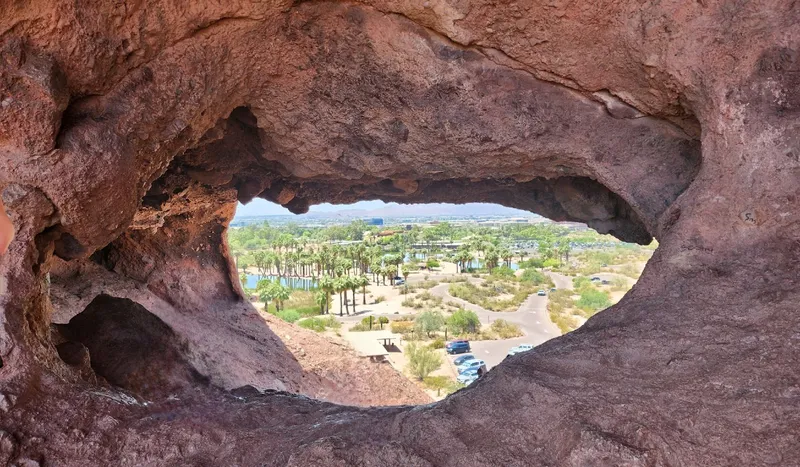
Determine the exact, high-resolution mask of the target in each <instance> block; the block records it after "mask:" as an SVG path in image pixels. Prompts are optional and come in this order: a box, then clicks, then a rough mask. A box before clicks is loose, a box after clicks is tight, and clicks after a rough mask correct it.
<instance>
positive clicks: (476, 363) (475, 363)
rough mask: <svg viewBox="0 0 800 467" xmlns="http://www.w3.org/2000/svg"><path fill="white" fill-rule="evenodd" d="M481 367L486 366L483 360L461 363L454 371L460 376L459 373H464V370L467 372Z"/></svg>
mask: <svg viewBox="0 0 800 467" xmlns="http://www.w3.org/2000/svg"><path fill="white" fill-rule="evenodd" d="M483 365H486V362H484V361H483V360H467V361H466V362H464V363H462V364H461V365H458V366H457V367H456V369H458V374H461V373H463V372H465V371H466V370H469V369H470V368H474V369H476V370H477V369H478V368H480V367H482V366H483Z"/></svg>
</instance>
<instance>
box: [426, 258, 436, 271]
mask: <svg viewBox="0 0 800 467" xmlns="http://www.w3.org/2000/svg"><path fill="white" fill-rule="evenodd" d="M425 266H427V267H428V269H433V268H438V267H439V261H437V260H435V259H429V260H428V261H425Z"/></svg>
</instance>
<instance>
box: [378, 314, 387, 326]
mask: <svg viewBox="0 0 800 467" xmlns="http://www.w3.org/2000/svg"><path fill="white" fill-rule="evenodd" d="M388 323H389V318H387V317H385V316H381V317H380V318H378V324H379V325H380V326H381V329H383V325H384V324H388Z"/></svg>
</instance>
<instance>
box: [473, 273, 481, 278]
mask: <svg viewBox="0 0 800 467" xmlns="http://www.w3.org/2000/svg"><path fill="white" fill-rule="evenodd" d="M472 277H481V275H480V274H478V273H477V272H474V273H472Z"/></svg>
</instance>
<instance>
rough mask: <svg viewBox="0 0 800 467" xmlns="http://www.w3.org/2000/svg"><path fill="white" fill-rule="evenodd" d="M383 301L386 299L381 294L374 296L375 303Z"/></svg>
mask: <svg viewBox="0 0 800 467" xmlns="http://www.w3.org/2000/svg"><path fill="white" fill-rule="evenodd" d="M385 301H386V297H384V296H383V295H378V296H377V297H375V303H380V302H385Z"/></svg>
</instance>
